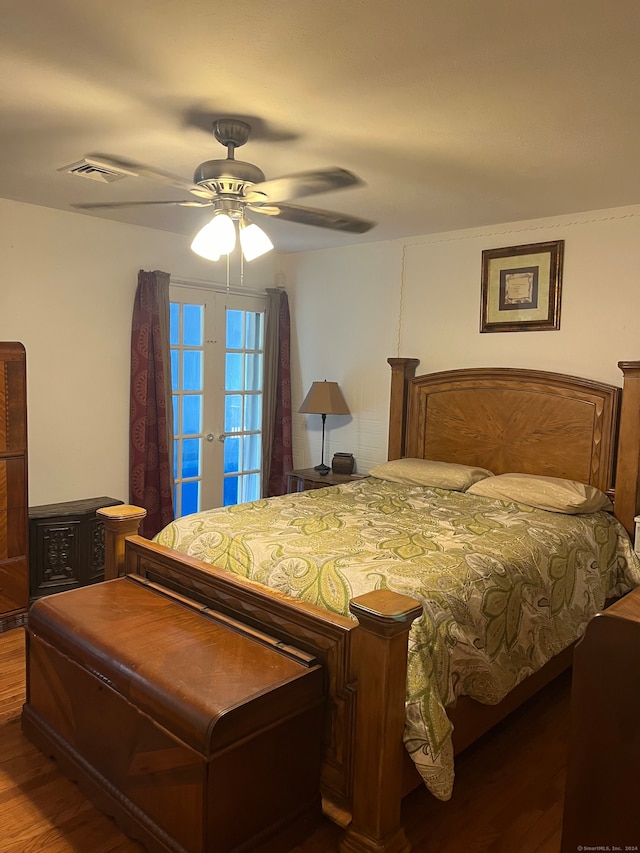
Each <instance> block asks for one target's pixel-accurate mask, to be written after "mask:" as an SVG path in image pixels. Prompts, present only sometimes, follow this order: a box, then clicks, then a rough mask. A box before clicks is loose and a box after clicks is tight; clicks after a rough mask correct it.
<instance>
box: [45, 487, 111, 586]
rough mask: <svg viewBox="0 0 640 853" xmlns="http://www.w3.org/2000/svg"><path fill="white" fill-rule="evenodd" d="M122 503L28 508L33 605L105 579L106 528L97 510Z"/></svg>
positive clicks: (94, 501)
mask: <svg viewBox="0 0 640 853" xmlns="http://www.w3.org/2000/svg"><path fill="white" fill-rule="evenodd" d="M122 503H123V502H122V501H121V500H118V499H117V498H109V497H99V498H86V499H84V500H79V501H66V502H64V503H57V504H46V505H44V506H34V507H30V508H29V554H30V557H29V585H30V598H31V600H32V601H33V600H34V599H36V598H41V597H42V596H43V595H49V594H50V593H52V592H63V591H65V590H68V589H75V588H76V587H79V586H87V585H88V584H92V583H96V582H97V581H101V580H103V579H104V525H103V522H102V520H101V519H100V518H99V516H97V515H96V510H98V509H102V508H103V507H105V506H115V505H117V504H122Z"/></svg>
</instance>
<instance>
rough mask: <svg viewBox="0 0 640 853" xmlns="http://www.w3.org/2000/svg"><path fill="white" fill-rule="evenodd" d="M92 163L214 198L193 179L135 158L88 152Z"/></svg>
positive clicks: (87, 158) (89, 160)
mask: <svg viewBox="0 0 640 853" xmlns="http://www.w3.org/2000/svg"><path fill="white" fill-rule="evenodd" d="M84 159H85V160H86V161H87V162H88V163H89V164H90V165H92V166H97V167H98V168H105V169H117V170H118V171H119V172H126V173H127V174H128V175H133V176H134V177H136V178H148V179H149V180H151V181H156V182H158V183H161V184H168V185H169V186H170V187H177V188H178V189H181V190H187V192H190V193H193V195H197V196H199V197H200V198H214V197H215V195H214V193H212V192H210V191H209V190H207V189H205V188H204V187H199V186H198V185H197V184H194V183H193V182H192V181H188V180H186V178H181V177H180V176H179V175H172V174H171V173H170V172H163V171H162V170H161V169H156V168H154V167H153V166H145V164H144V163H136V162H135V161H134V160H126V159H125V158H124V157H112V156H111V155H109V154H87V155H86V156H85V158H84Z"/></svg>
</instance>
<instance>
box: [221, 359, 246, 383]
mask: <svg viewBox="0 0 640 853" xmlns="http://www.w3.org/2000/svg"><path fill="white" fill-rule="evenodd" d="M243 358H244V356H243V355H242V353H241V352H228V353H227V358H226V370H225V375H224V387H225V389H226V390H227V391H242V379H243V375H242V361H243Z"/></svg>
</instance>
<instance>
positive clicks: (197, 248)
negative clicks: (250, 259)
mask: <svg viewBox="0 0 640 853" xmlns="http://www.w3.org/2000/svg"><path fill="white" fill-rule="evenodd" d="M235 245H236V229H235V226H234V224H233V220H232V219H231V217H230V216H227V214H226V213H216V215H215V216H214V217H213V219H212V220H211V221H210V222H207V224H206V225H205V226H204V227H203V228H201V229H200V230H199V231H198V233H197V234H196V236H195V237H194V238H193V242H192V243H191V251H193V252H195V253H196V255H200V257H201V258H206V259H207V260H208V261H218V260H220V256H221V255H230V254H231V252H233V250H234V248H235Z"/></svg>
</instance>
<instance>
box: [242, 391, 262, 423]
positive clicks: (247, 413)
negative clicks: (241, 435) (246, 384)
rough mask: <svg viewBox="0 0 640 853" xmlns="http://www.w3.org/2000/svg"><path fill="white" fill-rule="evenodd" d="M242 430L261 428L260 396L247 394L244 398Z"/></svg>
mask: <svg viewBox="0 0 640 853" xmlns="http://www.w3.org/2000/svg"><path fill="white" fill-rule="evenodd" d="M244 428H245V429H246V430H260V429H261V428H262V394H247V395H246V396H245V398H244Z"/></svg>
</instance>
